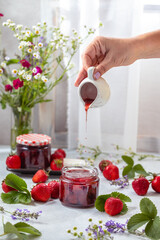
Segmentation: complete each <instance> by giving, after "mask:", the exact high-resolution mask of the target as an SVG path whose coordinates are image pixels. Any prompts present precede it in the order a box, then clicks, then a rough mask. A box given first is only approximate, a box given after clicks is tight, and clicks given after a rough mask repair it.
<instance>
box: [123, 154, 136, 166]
mask: <svg viewBox="0 0 160 240" xmlns="http://www.w3.org/2000/svg"><path fill="white" fill-rule="evenodd" d="M122 159H123V161H125V162H126V163H127V164H128V165H130V166H133V164H134V161H133V159H132V158H131V157H129V156H127V155H123V156H122Z"/></svg>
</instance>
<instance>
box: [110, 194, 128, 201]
mask: <svg viewBox="0 0 160 240" xmlns="http://www.w3.org/2000/svg"><path fill="white" fill-rule="evenodd" d="M110 195H111V197H115V198H119V199H120V200H122V201H124V202H131V201H132V200H131V199H130V197H128V196H126V195H124V194H123V193H120V192H112V193H111V194H110Z"/></svg>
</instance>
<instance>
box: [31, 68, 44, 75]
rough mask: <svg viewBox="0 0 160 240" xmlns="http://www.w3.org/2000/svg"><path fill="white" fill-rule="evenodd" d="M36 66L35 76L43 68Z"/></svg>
mask: <svg viewBox="0 0 160 240" xmlns="http://www.w3.org/2000/svg"><path fill="white" fill-rule="evenodd" d="M35 68H36V73H33V76H35V75H37V74H38V73H42V69H41V68H40V67H38V66H37V67H35Z"/></svg>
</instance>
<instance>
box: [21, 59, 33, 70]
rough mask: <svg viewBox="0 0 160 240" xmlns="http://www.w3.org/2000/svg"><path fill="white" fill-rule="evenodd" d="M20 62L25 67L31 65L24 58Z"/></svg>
mask: <svg viewBox="0 0 160 240" xmlns="http://www.w3.org/2000/svg"><path fill="white" fill-rule="evenodd" d="M20 63H21V64H22V66H23V67H26V68H29V67H30V66H31V64H30V63H29V62H28V61H27V60H25V59H22V60H21V61H20Z"/></svg>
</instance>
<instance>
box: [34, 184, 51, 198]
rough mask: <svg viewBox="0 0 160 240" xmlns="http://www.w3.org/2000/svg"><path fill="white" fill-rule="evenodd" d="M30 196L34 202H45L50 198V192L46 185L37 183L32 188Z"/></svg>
mask: <svg viewBox="0 0 160 240" xmlns="http://www.w3.org/2000/svg"><path fill="white" fill-rule="evenodd" d="M31 196H32V198H33V199H34V200H35V201H40V202H47V201H48V200H49V199H50V197H51V192H50V189H49V188H48V185H47V184H45V183H39V184H37V185H36V186H34V187H33V188H32V190H31Z"/></svg>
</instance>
